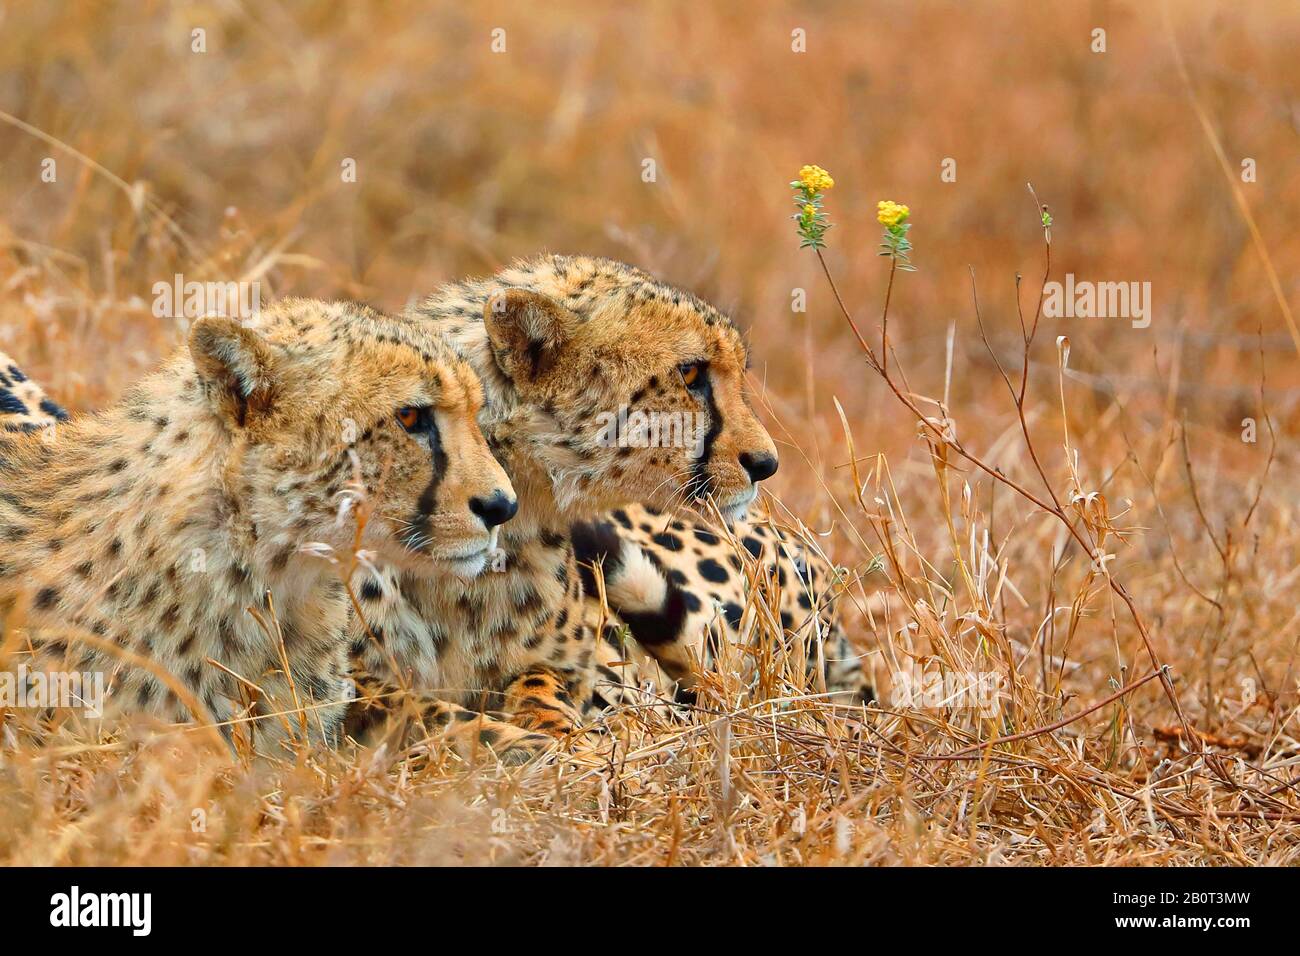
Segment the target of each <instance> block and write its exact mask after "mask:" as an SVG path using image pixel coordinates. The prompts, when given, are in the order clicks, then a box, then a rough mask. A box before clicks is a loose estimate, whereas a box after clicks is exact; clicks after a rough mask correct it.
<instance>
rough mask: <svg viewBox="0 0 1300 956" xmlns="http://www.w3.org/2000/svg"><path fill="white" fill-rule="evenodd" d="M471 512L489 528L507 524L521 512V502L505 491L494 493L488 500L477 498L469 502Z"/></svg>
mask: <svg viewBox="0 0 1300 956" xmlns="http://www.w3.org/2000/svg"><path fill="white" fill-rule="evenodd" d="M469 510H470V511H472V512H474V513H475V514H476V515H478V516H479V517H480V518H482V519H483V523H484V524H485V525H487V526H488V527H489V528H495V527H496V526H497V525H499V524H505V523H506V522H507V521H509V520H510V519H511V518H513V517H514V516H515V512H516V511H518V510H519V502H518V501H516V500H515V499H514V498H511V497H510V496H509V495H507V494H506V493H505V492H504V491H494V492H492V494H491V496H489V497H487V498H482V497H476V498H471V499H470V500H469Z"/></svg>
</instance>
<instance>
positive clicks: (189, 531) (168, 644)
mask: <svg viewBox="0 0 1300 956" xmlns="http://www.w3.org/2000/svg"><path fill="white" fill-rule="evenodd" d="M5 368H6V369H7V371H6V376H7V380H8V381H10V382H13V381H14V380H15V379H16V378H17V379H18V381H20V382H21V381H22V379H21V378H18V377H17V376H16V375H15V372H14V369H15V368H16V366H15V365H14V364H13V363H9V362H6V363H5ZM5 387H6V388H11V386H5ZM26 394H29V395H30V394H31V393H26ZM38 401H39V399H38ZM481 402H482V391H481V388H480V385H479V382H478V378H477V376H476V375H475V374H474V372H473V371H472V369H471V368H470V367H469V366H468V365H467V364H466V363H464V362H462V361H460V360H459V359H457V358H456V357H455V356H454V355H453V354H452V353H451V352H450V351H449V350H448V349H447V348H446V346H445V345H444V344H442V343H441V342H439V340H438V339H437V337H436V336H435V335H431V334H430V330H429V329H428V328H427V327H426V326H425V325H424V324H423V323H418V322H414V321H411V320H409V319H400V318H390V317H387V316H384V315H381V314H379V313H377V312H375V311H373V310H371V309H368V308H366V307H363V306H356V305H351V304H342V303H334V304H327V303H322V302H316V301H310V300H302V299H287V300H284V301H282V302H279V303H277V304H275V305H274V306H272V307H269V308H267V309H265V310H264V311H263V312H262V314H261V316H260V318H259V319H258V320H257V321H256V322H254V323H252V324H251V325H250V326H245V325H241V324H240V323H238V322H236V321H234V320H231V319H227V318H218V317H209V318H204V319H201V320H199V321H198V322H196V323H195V324H194V326H193V328H192V330H191V332H190V335H189V343H188V349H181V350H180V351H178V352H177V353H176V354H175V355H174V356H173V357H172V358H171V359H170V361H168V362H167V363H166V364H165V365H164V366H163V367H162V368H161V370H159V371H158V372H156V373H154V374H153V375H151V376H149V377H147V378H146V379H144V380H143V381H142V382H140V383H139V384H137V385H136V386H135V387H133V388H132V389H131V390H130V391H129V392H128V394H127V395H126V396H125V398H124V399H123V400H122V401H121V402H120V403H119V404H117V405H115V406H114V407H112V408H110V409H108V410H106V411H104V412H101V413H99V414H96V415H92V416H85V417H79V418H76V419H74V420H72V421H71V422H69V423H67V424H62V423H60V424H57V425H56V426H55V427H53V428H48V427H47V428H43V429H40V431H39V432H29V431H28V430H27V428H26V426H27V425H29V424H36V425H38V426H39V425H40V424H41V421H40V420H39V418H37V417H36V416H34V415H32V414H30V412H22V411H20V410H18V409H16V408H14V409H11V412H10V414H12V415H13V416H15V417H16V419H17V421H16V422H15V424H16V425H18V426H19V427H18V429H17V431H18V433H17V434H7V433H0V541H3V542H4V548H3V550H2V551H0V622H2V624H3V626H2V627H0V660H3V659H4V658H5V657H8V659H9V660H8V664H9V665H10V666H13V665H20V666H22V667H25V668H26V669H27V671H28V673H29V675H30V674H32V673H37V672H40V671H46V670H61V669H66V668H75V670H76V671H77V672H98V673H108V674H109V675H110V677H109V683H110V688H109V694H108V699H109V706H110V707H111V708H113V709H114V710H121V711H134V712H143V713H147V714H150V715H153V716H155V717H158V718H161V719H163V720H171V721H180V720H187V719H191V718H193V717H195V716H200V715H203V712H205V711H206V716H208V717H209V718H211V719H213V720H215V721H216V722H218V724H219V725H220V726H221V727H222V729H223V731H224V732H225V733H226V734H227V737H228V738H234V737H236V735H238V739H240V740H245V741H248V742H249V744H250V746H251V747H253V748H254V749H255V750H256V751H257V752H266V751H265V749H264V748H265V746H266V745H267V744H271V745H275V744H277V743H278V742H283V741H285V740H286V739H287V738H289V737H295V738H298V739H304V738H306V739H311V740H320V739H327V740H328V739H332V738H334V737H336V732H337V727H338V724H339V721H340V719H341V717H342V714H343V711H344V708H345V702H346V698H345V696H344V693H343V688H344V686H345V678H346V676H347V667H348V661H347V655H348V647H349V645H348V641H347V639H346V636H345V629H346V626H347V619H348V615H349V606H350V599H349V596H348V594H347V591H346V587H345V583H344V582H345V579H346V570H344V571H343V572H342V573H340V571H339V570H338V568H336V567H334V566H333V565H332V564H331V562H330V561H329V560H324V559H323V557H326V558H328V557H330V556H333V559H334V561H336V562H340V563H341V564H342V566H343V567H344V568H345V569H346V568H347V566H348V565H349V564H350V563H352V562H353V561H354V555H356V556H358V559H361V560H382V561H384V562H385V563H386V564H389V565H394V566H399V567H405V568H410V569H413V570H414V569H423V570H428V571H430V572H432V571H434V570H440V571H446V572H447V573H452V572H460V573H472V572H473V571H474V570H476V569H477V568H479V567H481V566H482V562H483V561H484V555H485V554H486V553H487V550H488V545H489V542H490V540H491V528H492V527H493V526H494V525H495V524H497V523H499V520H504V516H507V513H508V512H510V511H513V509H514V492H513V489H512V487H511V485H510V482H509V479H508V478H507V477H506V475H505V473H504V471H503V470H502V469H501V467H500V465H499V464H498V463H497V462H496V460H495V458H494V457H493V455H492V454H491V452H490V450H489V449H488V447H487V444H486V442H485V441H484V438H483V436H482V433H481V432H480V430H479V429H478V426H477V423H476V416H477V414H478V412H479V408H480V405H481ZM39 407H44V406H39ZM45 410H46V413H47V415H48V416H49V417H51V418H56V419H62V417H63V416H61V415H57V414H55V413H53V412H52V411H50V410H49V409H48V408H46V409H45ZM443 716H444V717H446V716H447V715H446V714H444V715H443Z"/></svg>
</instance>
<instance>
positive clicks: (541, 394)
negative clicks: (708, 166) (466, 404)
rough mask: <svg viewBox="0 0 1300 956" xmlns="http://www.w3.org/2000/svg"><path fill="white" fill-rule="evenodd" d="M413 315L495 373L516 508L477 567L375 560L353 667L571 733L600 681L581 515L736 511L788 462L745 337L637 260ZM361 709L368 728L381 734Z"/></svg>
mask: <svg viewBox="0 0 1300 956" xmlns="http://www.w3.org/2000/svg"><path fill="white" fill-rule="evenodd" d="M409 314H410V315H412V316H413V317H414V318H416V319H418V320H420V321H422V322H424V323H426V324H427V325H428V326H429V327H430V328H432V329H434V330H436V331H437V332H438V333H440V334H442V335H444V336H445V337H446V338H447V339H448V340H449V341H450V342H451V344H452V347H453V348H454V349H455V350H456V351H457V352H458V353H459V354H460V355H462V356H463V357H464V358H465V359H467V360H468V361H469V362H470V363H471V364H472V365H473V366H474V368H475V370H476V371H477V372H478V374H479V376H480V378H481V379H482V381H483V389H484V395H485V401H486V405H485V413H484V416H483V418H482V419H481V421H482V422H483V427H484V431H485V433H486V435H487V437H488V441H489V444H490V445H491V446H492V448H493V449H494V451H495V452H496V454H497V456H498V458H499V459H500V461H501V462H502V464H503V465H504V466H505V468H506V471H507V473H508V474H509V475H510V478H511V481H512V483H513V484H514V486H515V488H516V490H517V492H518V495H519V513H518V515H517V516H516V517H515V519H514V520H513V521H511V522H510V523H509V524H507V525H505V526H504V527H503V528H502V531H501V536H500V542H499V543H500V547H501V553H500V555H499V556H498V560H497V561H496V562H494V565H493V567H492V569H491V570H488V571H485V572H484V573H482V574H480V575H479V576H477V577H474V578H472V579H468V580H466V579H458V578H456V577H453V576H449V575H433V576H431V575H427V574H421V573H415V572H411V571H407V572H401V571H394V570H391V569H382V570H381V572H380V573H379V574H378V575H374V574H371V573H370V572H368V571H366V572H364V573H363V580H362V581H361V582H360V584H359V591H360V594H361V598H362V599H361V606H362V614H361V615H360V617H359V618H358V620H357V622H356V625H355V628H354V632H353V638H354V654H355V657H356V665H355V666H356V669H357V671H358V672H359V673H364V674H367V675H371V676H372V678H373V679H374V680H376V681H378V683H379V685H380V686H391V685H404V686H406V687H409V688H412V689H413V690H416V691H417V692H421V693H427V692H432V693H437V694H438V695H439V696H440V698H441V699H442V700H444V701H448V702H451V703H453V704H456V705H459V706H462V707H466V708H472V709H486V710H491V711H493V712H494V716H495V717H496V718H501V719H497V720H495V722H494V723H487V724H483V723H482V722H480V724H479V725H480V726H486V727H487V728H488V730H489V731H490V732H491V733H492V734H493V735H494V736H495V737H496V740H495V743H496V744H499V745H500V749H502V750H503V751H504V750H510V749H512V748H514V750H515V753H516V754H523V755H524V756H525V758H526V756H527V755H529V754H530V753H532V752H535V750H536V749H537V744H538V742H537V741H536V740H535V739H534V738H535V736H536V735H537V734H538V733H539V732H540V733H541V734H543V735H547V736H550V737H563V736H566V735H568V734H569V733H571V732H572V731H573V729H574V728H575V727H576V726H577V725H578V724H579V723H580V721H581V713H582V711H583V709H584V707H586V706H587V705H588V704H589V702H590V701H591V700H592V699H593V696H594V694H593V691H594V689H595V687H596V685H597V682H598V676H599V675H598V671H597V669H596V666H595V660H596V657H595V655H596V652H597V648H596V646H595V645H596V639H595V635H594V633H593V631H592V628H591V627H590V625H589V624H588V623H587V622H586V621H585V617H584V615H585V610H586V604H585V601H584V597H583V585H582V580H581V574H580V569H579V567H578V562H577V559H576V557H575V552H574V547H573V541H572V539H571V535H570V528H571V527H572V525H573V523H574V522H575V521H578V520H584V519H592V518H595V517H597V516H598V515H600V514H601V513H602V512H604V511H607V510H608V509H610V508H615V507H619V506H622V505H626V504H628V503H629V502H633V501H648V502H651V503H654V504H657V505H659V506H662V507H669V506H673V505H677V504H681V503H683V502H686V503H699V502H703V501H705V500H708V499H711V500H712V501H713V502H715V503H716V504H717V505H718V506H719V507H721V508H722V509H723V510H724V511H725V512H727V513H728V514H732V515H738V514H739V513H741V512H742V511H743V510H744V508H745V506H746V505H748V503H749V502H750V501H752V500H753V498H754V496H755V494H756V481H757V480H759V477H767V475H770V474H771V472H772V471H774V470H775V468H776V452H775V448H774V447H773V444H772V441H771V438H770V437H769V436H768V434H767V432H766V431H765V430H764V429H763V427H762V425H761V424H760V423H759V421H758V419H757V418H756V416H755V415H754V413H753V410H752V409H751V408H750V406H749V403H748V401H747V399H746V397H745V394H744V389H743V385H744V379H745V368H746V359H747V352H746V347H745V344H744V342H743V341H742V339H741V336H740V334H739V332H738V331H737V330H736V328H735V326H734V325H733V324H732V322H731V320H730V319H728V318H727V317H726V316H724V315H723V314H722V313H720V312H719V311H717V310H716V309H715V308H713V307H712V306H710V305H709V304H707V303H706V302H703V301H702V300H700V299H698V298H696V297H695V296H693V295H691V294H690V293H687V292H684V291H682V290H680V289H676V288H674V287H672V286H669V285H667V284H665V283H662V282H659V281H657V280H655V279H654V278H652V277H651V276H649V275H647V274H646V273H644V272H641V271H639V270H637V269H634V268H632V267H630V266H626V265H624V264H622V263H618V262H612V261H609V260H605V259H592V258H584V257H565V256H546V257H542V258H538V259H532V260H528V261H525V262H520V263H517V264H515V265H514V266H512V267H511V268H509V269H506V270H505V271H503V272H501V273H499V274H498V275H496V276H493V277H492V278H489V279H482V280H472V281H467V282H461V283H456V284H453V285H450V286H447V287H445V288H443V289H441V290H440V291H438V292H437V293H435V294H434V295H433V296H431V297H430V298H429V299H427V300H426V301H424V302H422V303H420V304H419V305H418V306H416V307H415V308H414V309H413V310H412V311H411V312H410V313H409ZM690 368H695V371H694V372H690ZM684 369H685V370H686V371H683V370H684ZM688 378H689V380H690V383H691V384H688ZM620 407H628V408H631V409H635V410H641V411H643V412H655V413H657V414H660V415H664V416H670V415H673V414H681V413H690V414H691V415H692V416H696V415H698V416H699V418H698V419H693V420H694V421H696V422H697V424H698V425H699V441H698V442H690V443H688V442H685V441H683V442H682V443H681V444H680V446H676V445H671V444H670V445H669V446H668V447H662V445H663V444H664V443H662V442H661V447H638V446H637V445H636V444H635V443H634V442H622V443H619V442H611V441H610V437H611V436H610V434H609V431H608V429H607V428H605V427H603V426H604V425H607V424H608V414H609V413H615V414H616V413H617V412H618V410H619V409H620ZM756 476H757V477H756ZM394 666H395V668H396V673H393V672H392V668H393V667H394ZM357 713H358V720H357V721H356V722H355V723H354V726H355V729H356V730H357V732H358V733H360V734H367V733H373V732H374V728H373V726H369V724H370V723H371V722H369V721H366V720H365V719H364V718H365V714H366V711H365V709H363V708H358V711H357ZM441 719H445V717H444V715H442V714H439V715H435V718H434V719H433V720H431V721H426V725H427V724H428V723H435V724H436V723H437V722H438V720H441ZM521 734H522V737H521ZM524 737H526V738H527V739H523V738H524ZM516 745H517V746H516Z"/></svg>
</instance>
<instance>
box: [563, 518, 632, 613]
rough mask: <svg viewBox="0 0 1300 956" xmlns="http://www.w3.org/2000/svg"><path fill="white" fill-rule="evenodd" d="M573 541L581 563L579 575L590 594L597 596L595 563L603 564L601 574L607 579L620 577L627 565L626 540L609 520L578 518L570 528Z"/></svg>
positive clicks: (587, 592) (574, 549)
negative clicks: (624, 563)
mask: <svg viewBox="0 0 1300 956" xmlns="http://www.w3.org/2000/svg"><path fill="white" fill-rule="evenodd" d="M569 538H570V540H572V541H573V556H574V558H575V559H577V562H578V576H579V577H580V578H582V587H583V589H584V592H585V593H586V594H590V595H592V596H594V595H595V594H596V593H597V591H596V573H595V571H593V570H592V567H591V566H592V565H593V564H596V563H597V562H599V563H600V564H601V574H602V575H603V576H604V578H605V580H606V581H614V580H616V579H617V578H618V574H619V572H620V571H621V570H622V568H623V541H622V539H620V538H619V536H618V534H617V532H615V530H614V526H613V525H612V524H610V523H609V522H608V521H575V522H574V524H573V527H572V528H570V529H569Z"/></svg>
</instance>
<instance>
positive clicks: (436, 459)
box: [406, 422, 447, 545]
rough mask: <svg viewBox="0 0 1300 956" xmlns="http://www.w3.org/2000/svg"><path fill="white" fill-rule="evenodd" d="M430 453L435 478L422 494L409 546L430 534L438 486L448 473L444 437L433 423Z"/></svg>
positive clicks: (407, 540) (412, 524) (409, 533)
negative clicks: (443, 446)
mask: <svg viewBox="0 0 1300 956" xmlns="http://www.w3.org/2000/svg"><path fill="white" fill-rule="evenodd" d="M429 451H430V452H431V453H432V455H433V478H431V479H430V481H429V484H428V486H427V487H426V488H425V489H424V491H422V492H420V501H419V503H418V504H417V505H416V509H415V520H414V521H412V522H411V530H410V531H409V532H407V535H406V543H407V544H408V545H409V544H410V543H411V542H413V541H416V540H417V539H419V538H421V537H423V536H425V535H427V534H428V533H429V518H430V517H432V515H433V511H434V507H435V506H436V505H437V503H438V486H439V485H440V484H442V479H443V476H444V475H445V474H446V473H447V453H446V452H445V451H443V449H442V436H441V435H439V434H438V426H437V425H436V424H435V423H433V422H430V423H429Z"/></svg>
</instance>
